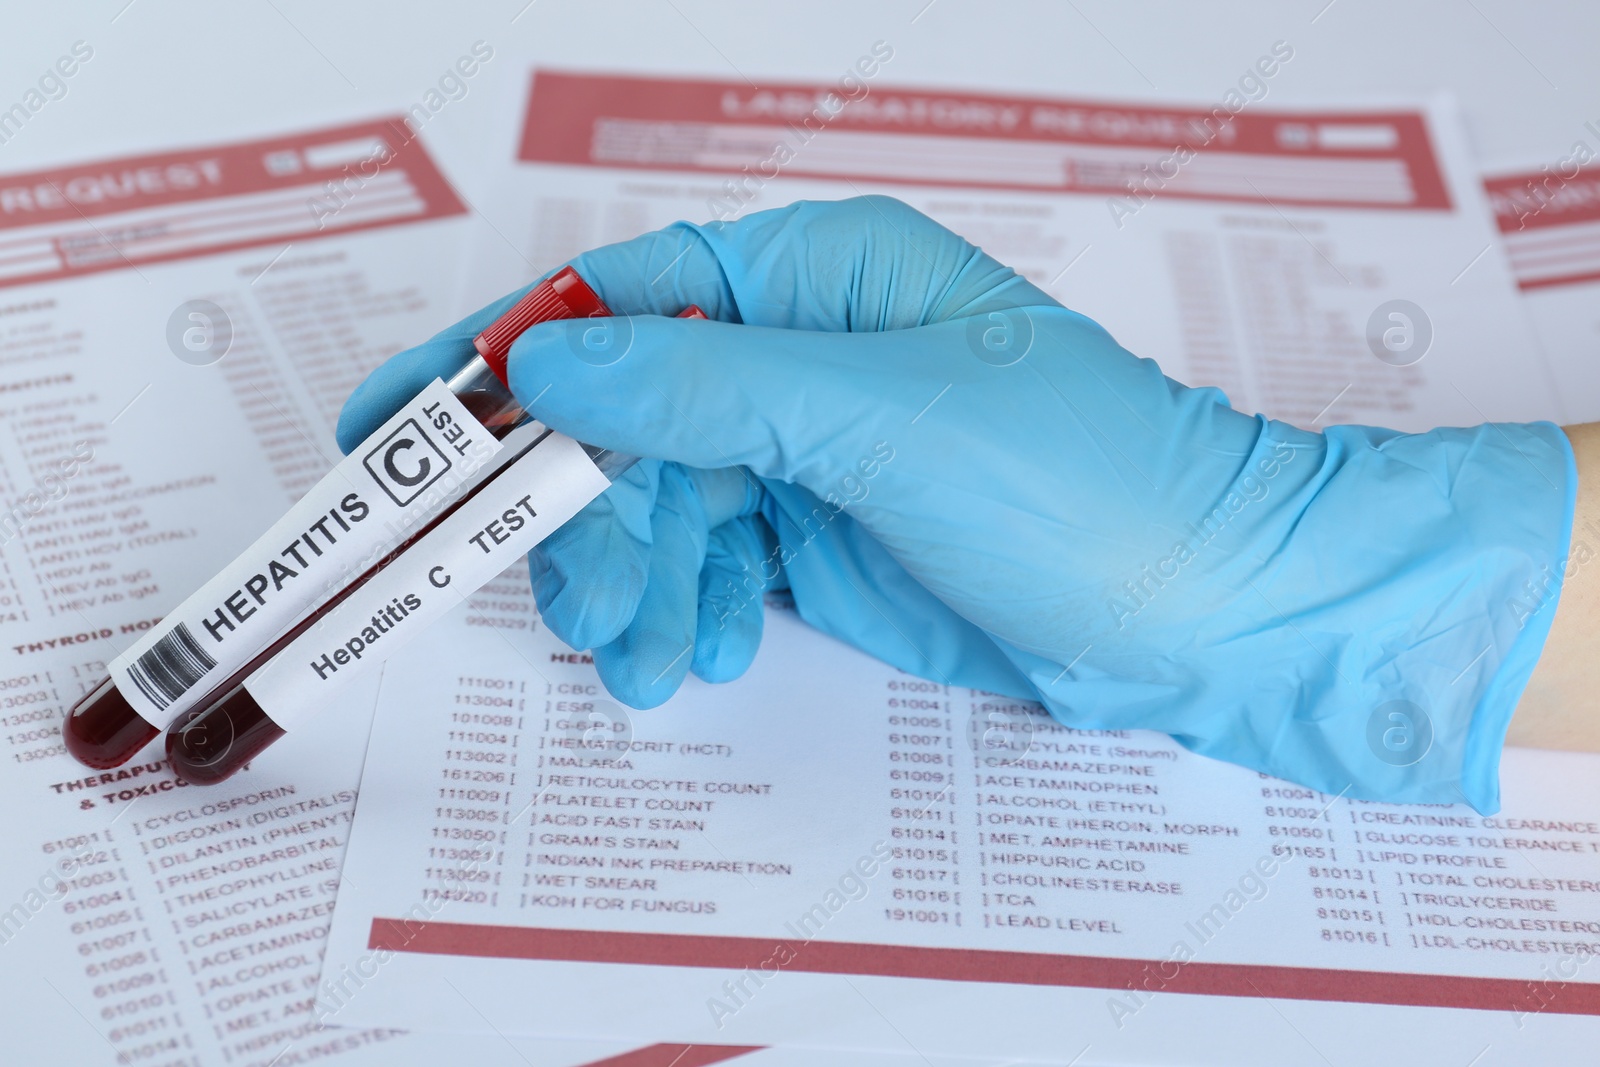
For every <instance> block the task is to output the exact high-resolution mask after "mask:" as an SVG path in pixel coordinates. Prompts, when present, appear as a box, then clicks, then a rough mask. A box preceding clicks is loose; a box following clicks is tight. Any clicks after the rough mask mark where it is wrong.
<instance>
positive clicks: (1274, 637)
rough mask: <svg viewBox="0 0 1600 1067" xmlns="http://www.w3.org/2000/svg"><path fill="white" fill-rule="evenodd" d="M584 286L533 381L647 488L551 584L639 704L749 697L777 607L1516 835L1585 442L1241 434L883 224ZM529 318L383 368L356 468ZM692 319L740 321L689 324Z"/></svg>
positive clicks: (1252, 763) (582, 635)
mask: <svg viewBox="0 0 1600 1067" xmlns="http://www.w3.org/2000/svg"><path fill="white" fill-rule="evenodd" d="M572 265H573V266H574V267H576V269H577V270H578V272H579V273H580V274H581V275H582V276H583V277H584V278H586V279H587V280H588V281H589V282H590V283H591V284H592V285H593V286H594V288H595V289H596V290H597V291H598V292H599V294H600V295H601V297H602V298H603V299H604V300H605V301H606V303H607V304H608V305H609V306H610V307H611V308H612V310H613V311H615V312H617V313H618V315H619V316H621V315H626V316H629V317H627V318H619V319H617V320H614V321H613V322H612V323H611V324H610V325H609V326H605V327H604V328H597V327H598V324H597V323H593V322H585V323H578V324H573V323H549V324H545V325H541V326H537V327H535V328H533V329H532V330H530V331H528V332H527V333H526V334H525V335H524V336H523V337H522V338H521V339H520V340H519V341H518V342H517V344H516V346H515V348H514V350H513V352H512V356H511V359H510V372H509V373H510V379H511V385H512V388H513V390H514V391H515V392H516V394H517V395H518V396H519V397H521V398H523V399H524V400H525V401H527V402H528V403H529V404H530V406H531V409H532V410H533V412H534V413H535V414H536V415H537V416H538V417H539V418H541V419H543V420H544V421H545V422H547V423H548V424H549V425H551V426H553V427H555V428H557V429H559V430H561V431H563V432H565V433H567V434H570V435H571V436H573V437H576V438H578V439H579V440H582V441H587V442H590V443H593V444H597V445H601V446H604V447H607V448H611V449H615V450H617V451H619V452H625V453H630V454H633V455H640V456H650V457H654V458H655V461H652V462H648V463H642V464H640V465H639V466H638V467H636V468H635V469H634V470H633V471H632V472H630V473H629V474H628V475H627V476H626V477H625V478H624V479H622V480H621V481H620V482H619V483H618V484H616V485H614V486H613V487H612V488H611V489H610V490H609V491H608V492H607V493H606V494H605V495H603V496H602V497H601V498H600V499H598V500H597V501H595V502H594V503H593V504H592V505H590V507H589V508H588V509H586V510H585V511H584V512H583V513H582V514H581V515H579V516H578V517H577V518H576V519H574V520H573V521H572V522H570V523H569V524H568V525H567V526H566V527H565V528H563V529H562V530H561V531H559V532H558V533H557V534H556V535H554V536H553V537H551V538H550V539H549V540H548V541H547V542H546V543H545V544H544V545H542V546H541V548H540V549H539V550H538V551H537V552H535V553H534V554H533V558H532V573H533V584H534V591H535V593H536V595H537V600H538V603H539V608H540V610H541V612H542V613H543V616H544V619H545V621H546V624H547V625H548V626H549V627H550V629H551V630H552V631H553V632H554V633H555V634H556V635H557V636H559V637H561V638H562V639H563V640H565V641H566V642H567V643H569V644H570V645H572V646H574V647H576V648H592V649H593V653H594V660H595V665H596V667H597V668H598V670H599V673H600V676H601V678H602V679H603V680H604V682H605V684H606V686H607V688H609V689H610V691H611V692H612V693H613V694H614V695H615V696H616V697H617V698H618V699H619V700H622V701H624V702H625V703H628V704H630V705H633V706H635V707H648V706H653V705H655V704H657V703H659V702H660V701H662V700H664V699H665V698H666V697H667V696H669V695H670V694H671V693H673V692H674V691H675V690H676V689H677V688H678V686H679V685H680V683H681V682H682V680H683V678H684V677H685V675H686V673H687V672H688V671H690V670H691V669H692V670H693V671H694V672H695V673H696V674H697V675H699V676H700V677H702V678H705V679H707V680H710V681H722V680H727V679H731V678H735V677H737V676H738V675H739V674H741V673H742V672H743V671H744V670H745V668H746V667H748V665H749V664H750V662H751V660H752V658H753V656H754V655H755V651H756V646H757V644H758V643H759V640H760V633H761V619H762V611H761V605H760V591H761V588H762V586H763V585H767V586H772V585H783V584H786V585H787V586H788V587H789V589H790V590H791V591H792V593H793V596H794V601H795V605H796V608H797V609H798V611H799V613H800V615H801V616H802V617H803V618H804V619H805V620H806V621H807V622H809V623H810V624H812V625H813V626H816V627H818V628H819V629H821V630H824V631H826V632H827V633H830V634H833V635H834V636H836V637H838V638H840V639H841V640H843V641H846V642H848V643H850V644H852V645H855V646H856V647H858V648H861V649H864V650H865V651H867V652H869V653H871V654H872V655H874V656H877V657H879V658H880V659H883V660H885V661H887V662H889V663H891V664H894V665H895V666H898V667H900V668H902V669H904V670H906V671H909V672H911V673H913V674H916V675H919V676H922V677H925V678H929V679H933V680H935V681H939V682H945V683H950V684H954V685H960V686H970V687H973V688H976V689H982V690H987V691H990V692H995V693H1001V694H1006V695H1010V696H1015V697H1026V698H1030V699H1037V700H1039V701H1041V702H1042V703H1043V704H1044V705H1045V707H1046V708H1048V709H1049V711H1050V713H1051V714H1052V715H1053V716H1055V717H1056V718H1057V719H1058V720H1060V721H1061V722H1063V723H1065V724H1067V725H1069V726H1073V727H1078V728H1083V729H1134V728H1140V729H1151V730H1159V731H1162V732H1164V733H1168V734H1171V735H1172V736H1174V737H1175V738H1177V739H1178V740H1179V741H1180V742H1181V743H1183V744H1184V745H1185V746H1187V747H1188V748H1190V749H1193V750H1194V751H1196V752H1201V753H1204V754H1206V755H1210V756H1214V757H1217V758H1219V759H1225V760H1231V761H1233V762H1235V763H1239V764H1243V765H1244V766H1246V767H1250V768H1254V769H1257V770H1260V771H1264V772H1266V773H1268V774H1271V775H1275V776H1277V777H1281V778H1287V779H1290V780H1293V781H1297V782H1301V783H1304V784H1306V785H1309V786H1313V787H1315V788H1317V789H1321V790H1323V791H1325V792H1328V793H1346V794H1347V795H1350V796H1356V797H1368V798H1379V799H1386V800H1399V801H1426V802H1439V803H1451V802H1456V801H1460V800H1462V799H1463V798H1465V799H1466V800H1467V801H1469V802H1470V803H1471V804H1472V805H1473V806H1474V807H1476V808H1478V809H1479V810H1480V811H1485V812H1487V811H1493V810H1495V809H1496V808H1497V807H1498V797H1499V788H1498V774H1497V770H1498V760H1499V752H1500V748H1501V745H1502V740H1503V737H1504V732H1505V729H1506V724H1507V722H1508V720H1509V718H1510V715H1511V712H1512V710H1513V708H1514V707H1515V705H1516V702H1517V698H1518V696H1519V694H1520V693H1521V691H1522V688H1523V686H1524V684H1525V683H1526V681H1527V678H1528V676H1529V674H1530V672H1531V671H1532V669H1533V665H1534V663H1535V661H1536V660H1537V658H1538V655H1539V650H1540V648H1541V647H1542V644H1543V642H1544V638H1545V634H1546V632H1547V631H1548V628H1549V625H1550V621H1551V618H1552V616H1553V614H1554V610H1555V596H1554V592H1553V588H1554V587H1553V586H1552V585H1551V577H1552V575H1555V574H1558V572H1557V571H1556V570H1555V569H1556V568H1559V566H1560V564H1561V561H1562V560H1563V559H1564V557H1565V555H1566V545H1567V540H1568V536H1569V533H1570V529H1571V524H1572V506H1573V497H1574V492H1575V487H1576V472H1575V470H1574V467H1573V460H1572V453H1571V449H1570V447H1569V445H1568V444H1567V441H1566V438H1565V437H1564V435H1563V434H1562V433H1561V431H1560V430H1559V429H1558V428H1557V427H1555V426H1553V425H1550V424H1548V423H1536V424H1529V425H1486V426H1479V427H1474V428H1470V429H1441V430H1435V431H1432V432H1430V433H1426V434H1402V433H1397V432H1393V431H1389V430H1381V429H1372V428H1367V427H1359V426H1342V427H1335V428H1332V429H1329V430H1327V431H1325V432H1323V433H1311V432H1307V431H1304V430H1299V429H1296V428H1294V427H1292V426H1288V425H1285V424H1283V423H1280V422H1275V421H1271V420H1268V419H1265V418H1262V417H1251V416H1249V415H1244V414H1241V413H1240V412H1237V411H1234V410H1233V409H1232V408H1230V407H1229V406H1228V403H1227V398H1226V397H1224V396H1223V395H1222V394H1221V393H1220V392H1218V391H1217V390H1215V389H1209V388H1207V389H1191V388H1187V387H1185V386H1183V385H1180V384H1179V383H1177V382H1174V381H1172V380H1170V379H1168V378H1166V377H1164V376H1163V375H1162V374H1161V371H1160V368H1159V367H1157V366H1156V364H1155V363H1153V362H1151V361H1150V360H1147V359H1138V358H1135V357H1134V356H1132V355H1130V354H1129V353H1128V352H1126V351H1124V350H1123V349H1122V348H1120V347H1119V346H1118V345H1117V343H1116V342H1115V341H1114V340H1112V338H1111V337H1110V336H1109V335H1108V334H1107V333H1106V332H1105V331H1104V330H1103V329H1101V328H1100V327H1099V326H1097V325H1096V324H1095V323H1093V322H1091V321H1090V320H1088V319H1086V318H1084V317H1083V316H1081V315H1078V314H1075V313H1074V312H1071V311H1068V310H1067V309H1065V308H1063V307H1061V306H1060V305H1058V304H1057V303H1056V302H1055V301H1053V300H1051V299H1050V297H1048V296H1047V295H1046V294H1045V293H1043V292H1041V291H1040V290H1039V289H1037V288H1035V287H1034V286H1033V285H1031V284H1029V283H1028V282H1027V281H1025V280H1024V279H1022V278H1021V277H1019V276H1018V275H1016V274H1015V273H1013V272H1012V271H1011V270H1010V269H1008V268H1007V267H1004V266H1002V265H1001V264H999V263H997V262H995V261H994V260H993V259H991V258H989V257H988V256H987V255H985V254H984V253H983V252H981V251H980V250H978V249H976V248H974V247H973V246H971V245H970V244H968V243H967V242H966V241H964V240H962V239H961V238H960V237H958V236H956V235H955V234H953V233H951V232H949V231H948V230H945V229H944V228H942V227H940V226H938V225H937V224H935V223H933V222H932V221H930V220H929V219H927V218H925V217H923V216H922V215H920V214H918V213H916V212H915V211H913V210H911V209H910V208H908V207H906V206H905V205H903V204H901V203H899V202H897V201H894V200H891V199H887V198H883V197H863V198H860V199H855V200H848V201H843V202H838V203H800V204H795V205H793V206H790V207H787V208H783V209H780V210H775V211H765V212H761V213H758V214H754V215H751V216H749V217H747V218H744V219H741V220H739V221H735V222H731V223H726V224H707V225H703V226H693V225H688V224H682V223H680V224H677V225H674V226H671V227H668V228H667V229H665V230H662V231H660V232H658V233H653V234H648V235H646V236H644V237H640V238H638V239H636V240H633V241H628V242H625V243H622V244H618V245H613V246H610V247H607V248H602V249H599V250H596V251H593V252H589V253H586V254H584V255H582V256H580V257H578V258H577V259H576V260H574V261H573V264H572ZM519 295H520V294H513V296H509V297H507V298H505V300H503V301H500V302H499V303H497V304H494V305H491V306H490V307H488V308H485V309H484V310H483V311H481V312H479V313H477V314H476V315H473V316H471V317H470V318H468V319H466V320H465V321H463V322H461V323H459V324H458V325H456V326H454V327H452V328H451V329H449V330H447V331H445V332H444V333H442V334H440V335H439V336H438V337H436V338H434V339H433V340H431V341H429V342H427V343H426V344H424V345H421V346H419V347H417V348H414V349H411V350H409V351H407V352H403V353H401V354H399V355H397V356H396V357H394V359H392V360H391V361H390V362H389V363H388V364H386V365H385V366H384V367H382V368H380V369H379V370H378V371H377V372H375V373H374V374H373V376H372V377H371V378H370V379H369V380H368V381H367V382H366V383H364V384H363V385H362V386H361V387H360V388H359V389H357V390H356V392H355V394H354V396H353V397H352V398H351V399H350V401H349V403H348V404H347V405H346V407H345V410H344V413H343V416H342V418H341V420H340V424H339V440H340V442H341V444H342V445H343V446H344V447H345V448H350V447H352V446H353V445H354V444H355V443H357V442H359V441H360V440H361V439H362V438H363V437H364V436H365V435H366V434H367V433H369V432H370V431H371V430H372V429H374V428H375V427H376V426H377V425H378V424H379V423H380V422H381V421H382V420H383V419H384V418H385V417H386V416H387V415H388V414H389V413H390V412H391V411H393V410H394V408H395V407H396V406H397V405H398V404H399V403H400V402H402V401H403V400H405V399H407V398H409V397H410V396H411V395H413V394H414V393H415V392H416V391H417V390H418V389H420V388H421V387H422V386H423V385H424V384H426V382H427V381H429V380H431V379H432V378H433V377H434V376H436V375H442V376H445V377H448V376H449V374H450V373H451V372H452V371H454V370H455V369H456V368H458V367H459V366H460V365H461V364H463V363H464V362H465V361H466V360H467V359H468V358H469V357H470V356H471V354H472V348H471V338H472V337H473V336H474V335H475V334H476V333H477V332H478V331H479V330H480V329H482V328H483V327H484V326H485V325H486V324H488V323H489V322H490V321H492V320H493V319H494V318H495V317H496V316H497V315H499V314H500V312H501V311H503V310H504V309H505V308H506V307H507V306H509V304H510V302H511V301H513V300H514V299H515V298H516V296H519ZM690 303H694V304H698V305H699V306H700V307H701V308H703V309H704V310H705V311H706V312H707V313H708V315H709V316H710V317H711V318H712V319H713V320H720V321H710V322H697V321H681V320H676V319H673V318H670V317H668V316H671V315H674V314H675V313H677V312H678V311H679V310H681V309H682V308H683V307H684V306H686V305H688V304H690ZM662 461H665V462H662ZM1430 728H1431V729H1430ZM1430 733H1431V738H1430V737H1429V736H1428V735H1429V734H1430Z"/></svg>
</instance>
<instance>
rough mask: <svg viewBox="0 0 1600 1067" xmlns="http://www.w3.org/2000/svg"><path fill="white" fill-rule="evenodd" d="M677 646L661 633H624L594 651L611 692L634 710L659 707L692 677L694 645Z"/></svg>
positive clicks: (596, 665) (597, 667)
mask: <svg viewBox="0 0 1600 1067" xmlns="http://www.w3.org/2000/svg"><path fill="white" fill-rule="evenodd" d="M675 644H676V643H675V641H674V640H673V639H671V638H669V637H668V636H667V635H666V634H663V633H659V632H645V633H631V632H628V633H624V634H623V635H622V636H621V637H619V638H617V639H616V640H615V641H613V642H611V643H610V644H606V645H601V646H598V647H596V648H595V649H594V666H595V671H596V673H598V674H599V675H600V681H601V682H602V683H603V684H604V685H605V687H606V690H607V692H609V693H610V694H611V695H612V696H614V697H616V698H617V699H618V700H620V701H622V702H623V703H624V704H626V705H628V706H629V707H630V708H637V709H639V710H645V709H648V708H654V707H658V706H660V705H661V704H663V703H665V702H666V701H667V700H668V699H669V698H670V697H671V696H672V695H673V694H674V693H676V692H677V691H678V689H679V687H681V686H682V685H683V681H684V679H685V678H687V677H688V675H689V662H690V655H689V653H690V650H691V648H692V645H680V646H677V647H674V646H675Z"/></svg>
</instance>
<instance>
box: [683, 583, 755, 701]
mask: <svg viewBox="0 0 1600 1067" xmlns="http://www.w3.org/2000/svg"><path fill="white" fill-rule="evenodd" d="M761 631H762V608H761V605H760V604H759V603H755V604H751V603H748V602H745V601H739V602H737V603H735V604H733V605H732V606H731V609H730V608H729V607H728V606H726V605H718V604H717V603H714V602H713V601H711V600H702V601H701V602H700V607H699V611H698V619H697V624H696V627H695V641H694V661H693V662H692V663H691V664H690V665H689V669H690V670H691V671H693V672H694V676H695V677H696V678H699V679H701V680H702V681H706V682H711V683H713V684H720V683H722V682H731V681H734V680H735V679H737V678H740V677H743V675H744V673H745V672H746V671H748V670H749V669H750V665H751V664H752V663H754V662H755V659H756V652H757V650H758V649H760V647H761Z"/></svg>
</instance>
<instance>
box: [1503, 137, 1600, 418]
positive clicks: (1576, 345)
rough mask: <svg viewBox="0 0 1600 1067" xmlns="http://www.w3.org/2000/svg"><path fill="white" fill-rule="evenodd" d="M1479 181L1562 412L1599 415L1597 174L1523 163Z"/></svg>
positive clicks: (1599, 213) (1569, 415) (1599, 209)
mask: <svg viewBox="0 0 1600 1067" xmlns="http://www.w3.org/2000/svg"><path fill="white" fill-rule="evenodd" d="M1485 185H1486V186H1487V188H1488V191H1489V202H1490V204H1491V205H1492V206H1493V208H1494V213H1495V221H1496V223H1497V224H1498V225H1499V228H1500V236H1501V239H1502V240H1503V241H1504V243H1505V248H1506V252H1507V254H1508V256H1509V257H1510V261H1511V270H1512V273H1513V274H1514V275H1515V277H1516V282H1517V286H1518V288H1520V289H1521V290H1522V298H1523V301H1524V303H1525V304H1526V306H1527V309H1528V313H1529V315H1530V317H1531V318H1532V320H1533V325H1534V328H1535V330H1536V332H1537V337H1538V340H1539V342H1540V343H1541V344H1542V345H1543V346H1544V350H1545V352H1546V353H1548V355H1549V359H1550V364H1551V368H1552V370H1553V371H1554V373H1555V377H1556V381H1557V383H1558V384H1559V386H1560V390H1561V403H1562V407H1563V412H1564V414H1565V415H1566V418H1567V420H1568V421H1569V422H1593V421H1595V420H1597V419H1600V173H1597V172H1596V171H1595V170H1594V169H1593V168H1590V169H1588V170H1583V169H1580V168H1578V167H1576V166H1572V165H1569V164H1562V165H1559V166H1557V167H1554V168H1552V167H1548V166H1547V167H1545V168H1544V169H1537V170H1536V169H1534V168H1531V167H1530V168H1528V169H1527V170H1522V171H1506V172H1501V173H1498V174H1497V175H1496V176H1494V177H1491V178H1489V179H1488V180H1487V181H1486V182H1485Z"/></svg>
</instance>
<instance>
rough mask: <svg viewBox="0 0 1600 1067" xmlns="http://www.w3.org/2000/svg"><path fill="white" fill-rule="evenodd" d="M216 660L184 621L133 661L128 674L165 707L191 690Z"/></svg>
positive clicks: (158, 705) (154, 701)
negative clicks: (196, 638) (202, 646)
mask: <svg viewBox="0 0 1600 1067" xmlns="http://www.w3.org/2000/svg"><path fill="white" fill-rule="evenodd" d="M216 665H217V661H216V660H214V659H212V658H211V656H210V655H208V654H207V653H206V650H205V649H203V648H201V647H200V642H198V641H196V640H195V639H194V635H193V634H191V633H190V632H189V627H187V626H185V625H184V624H183V623H181V622H180V623H178V625H176V626H174V627H173V628H172V632H171V633H169V634H167V635H166V636H165V637H163V638H161V639H160V640H159V641H157V642H156V643H155V644H153V645H151V646H150V651H148V652H146V653H145V654H144V655H142V656H140V657H139V658H138V659H136V660H134V661H133V664H132V665H131V666H129V667H128V677H130V678H132V679H133V682H134V684H135V685H137V686H138V687H139V689H140V691H141V692H143V693H144V695H145V696H147V697H149V698H150V702H151V703H153V704H154V705H155V706H156V707H158V708H164V707H166V706H167V705H169V704H171V703H172V702H173V701H174V700H177V699H178V698H179V697H181V696H183V694H185V693H187V692H188V691H189V687H190V686H192V685H194V683H196V682H198V681H199V680H200V679H201V678H202V677H203V676H204V675H205V673H206V672H207V671H209V670H210V669H211V668H212V667H215V666H216Z"/></svg>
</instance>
